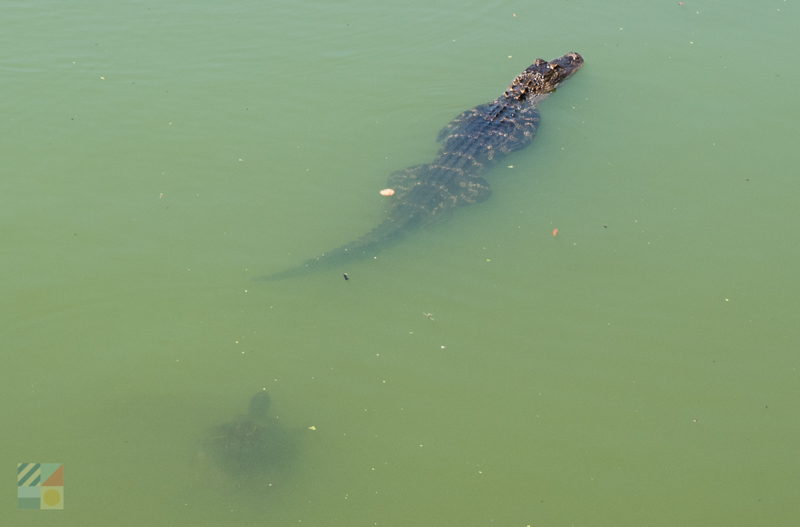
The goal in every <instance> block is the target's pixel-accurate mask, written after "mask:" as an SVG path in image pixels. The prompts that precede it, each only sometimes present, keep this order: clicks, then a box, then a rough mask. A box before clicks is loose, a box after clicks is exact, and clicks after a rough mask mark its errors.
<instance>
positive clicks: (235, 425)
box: [207, 391, 296, 478]
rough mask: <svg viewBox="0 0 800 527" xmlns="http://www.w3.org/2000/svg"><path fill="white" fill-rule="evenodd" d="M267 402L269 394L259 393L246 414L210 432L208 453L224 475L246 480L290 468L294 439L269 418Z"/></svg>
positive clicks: (253, 398) (251, 401) (279, 424)
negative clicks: (225, 473) (227, 474)
mask: <svg viewBox="0 0 800 527" xmlns="http://www.w3.org/2000/svg"><path fill="white" fill-rule="evenodd" d="M270 402H271V401H270V397H269V394H268V393H267V392H266V391H260V392H258V393H256V394H255V395H254V396H253V397H252V398H251V399H250V404H249V406H248V411H247V414H245V415H241V416H239V417H237V418H236V419H234V420H233V421H230V422H228V423H224V424H221V425H219V426H216V427H214V428H213V429H212V430H211V433H210V435H209V437H208V440H207V447H208V451H209V453H210V454H211V457H212V458H213V459H214V461H215V462H216V463H217V464H218V465H219V466H220V467H221V468H222V469H223V470H224V471H225V472H227V473H229V474H231V475H232V476H235V477H239V478H247V477H250V476H256V475H259V474H270V473H273V472H276V471H283V470H285V469H286V468H288V466H289V465H290V463H291V461H292V459H293V458H294V456H295V451H296V442H295V437H294V435H293V434H292V433H291V431H289V430H287V429H286V428H285V427H284V426H283V425H282V424H281V423H279V422H278V421H277V419H275V418H273V417H270V415H269V408H270Z"/></svg>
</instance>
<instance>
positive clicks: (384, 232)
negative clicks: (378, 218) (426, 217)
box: [253, 218, 409, 282]
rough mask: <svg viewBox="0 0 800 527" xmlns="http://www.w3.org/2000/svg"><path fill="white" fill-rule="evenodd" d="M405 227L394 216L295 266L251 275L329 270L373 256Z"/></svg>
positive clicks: (278, 275) (271, 279) (296, 274)
mask: <svg viewBox="0 0 800 527" xmlns="http://www.w3.org/2000/svg"><path fill="white" fill-rule="evenodd" d="M408 226H409V222H408V221H397V220H396V219H392V218H388V219H386V220H385V221H384V222H383V223H381V224H380V225H378V226H377V227H375V228H374V229H372V230H371V231H369V232H368V233H366V234H365V235H363V236H361V237H360V238H358V239H356V240H354V241H352V242H350V243H348V244H345V245H342V246H341V247H337V248H336V249H333V250H331V251H328V252H325V253H322V254H320V255H319V256H317V257H315V258H311V259H309V260H306V261H305V262H303V263H302V264H300V265H297V266H295V267H290V268H289V269H285V270H283V271H278V272H277V273H272V274H268V275H264V276H259V277H255V278H253V280H257V281H266V282H274V281H277V280H284V279H287V278H295V277H299V276H304V275H306V274H309V273H311V272H315V271H320V270H333V269H336V268H337V267H342V266H344V265H346V264H348V263H350V262H354V261H356V260H363V259H365V258H370V257H374V256H375V255H376V254H377V253H378V252H379V251H381V250H382V249H384V248H385V247H386V246H388V245H390V244H392V243H393V242H395V241H397V240H399V239H400V238H402V236H403V235H404V234H405V233H406V230H407V227H408Z"/></svg>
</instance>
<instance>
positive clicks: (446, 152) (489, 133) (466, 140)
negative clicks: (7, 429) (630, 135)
mask: <svg viewBox="0 0 800 527" xmlns="http://www.w3.org/2000/svg"><path fill="white" fill-rule="evenodd" d="M581 66H583V57H581V56H580V55H579V54H578V53H575V52H572V53H567V54H566V55H564V56H563V57H559V58H556V59H553V60H551V61H546V60H544V59H536V61H534V63H533V64H531V65H530V66H528V67H527V68H526V69H525V70H524V71H523V72H522V73H520V74H519V75H517V77H516V78H515V79H514V81H513V82H512V83H511V85H510V86H509V87H508V89H507V90H506V91H505V92H504V93H503V94H502V95H501V96H500V97H498V98H497V99H495V100H493V101H491V102H488V103H486V104H482V105H480V106H476V107H475V108H473V109H471V110H467V111H465V112H464V113H462V114H461V115H459V116H458V117H456V118H455V119H454V120H453V121H452V122H451V123H450V124H448V125H447V126H446V127H445V128H444V129H443V130H442V131H441V132H440V133H439V137H438V140H439V142H441V143H442V147H441V149H440V150H439V153H438V154H437V156H436V159H434V160H433V161H432V162H430V163H427V164H424V165H416V166H413V167H409V168H406V169H405V170H401V171H399V172H396V173H394V174H392V175H391V176H390V177H389V183H388V187H389V188H391V189H392V190H394V191H395V193H394V196H393V197H391V198H388V199H390V200H392V201H391V206H390V207H391V208H390V210H389V212H388V216H387V218H386V219H385V220H384V221H383V223H381V224H380V225H378V226H377V227H375V228H374V229H373V230H371V231H370V232H368V233H367V234H365V235H364V236H362V237H360V238H358V239H357V240H354V241H352V242H350V243H348V244H346V245H343V246H341V247H339V248H337V249H334V250H332V251H329V252H327V253H324V254H322V255H320V256H318V257H317V258H312V259H310V260H307V261H306V262H304V263H303V264H302V265H300V266H298V267H294V268H291V269H288V270H285V271H281V272H278V273H275V274H271V275H267V276H264V277H261V278H259V279H260V280H279V279H282V278H289V277H292V276H299V275H302V274H306V273H308V272H310V271H312V270H315V269H320V268H323V267H328V268H331V267H334V266H337V265H341V264H343V263H345V262H347V261H350V260H352V259H354V258H359V257H364V256H372V255H374V254H375V253H376V252H377V251H378V250H379V249H381V248H383V246H384V245H386V244H387V243H389V242H391V241H394V240H396V239H398V238H400V237H401V236H402V235H404V234H405V233H407V232H408V231H410V230H411V229H413V228H414V227H418V226H420V225H423V224H426V223H430V222H432V221H433V220H435V219H437V218H439V217H441V216H442V214H443V213H444V212H446V211H448V210H451V209H454V208H455V207H458V206H462V205H469V204H472V203H477V202H480V201H483V200H485V199H487V198H488V197H489V195H490V194H491V189H490V187H489V183H488V182H487V181H486V180H485V179H484V178H483V175H482V174H483V173H484V172H485V171H486V169H487V168H488V167H489V166H491V164H492V163H493V162H495V161H497V160H498V159H499V158H500V157H502V156H503V155H505V154H507V153H509V152H513V151H514V150H519V149H521V148H523V147H525V146H527V145H528V143H530V142H531V140H532V139H533V136H534V135H535V133H536V128H537V126H538V123H539V112H538V110H537V108H536V106H537V104H538V103H539V102H540V101H541V100H542V99H544V98H545V97H547V95H549V94H550V93H551V92H553V91H554V90H555V89H556V88H557V87H558V86H559V85H560V84H561V83H562V82H564V81H565V80H566V79H568V78H569V77H570V76H571V75H572V74H574V73H575V72H576V71H578V69H580V68H581Z"/></svg>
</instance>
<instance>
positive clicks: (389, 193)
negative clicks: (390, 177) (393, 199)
mask: <svg viewBox="0 0 800 527" xmlns="http://www.w3.org/2000/svg"><path fill="white" fill-rule="evenodd" d="M378 194H380V195H381V196H386V197H389V196H394V189H393V188H385V189H383V190H381V191H380V192H378Z"/></svg>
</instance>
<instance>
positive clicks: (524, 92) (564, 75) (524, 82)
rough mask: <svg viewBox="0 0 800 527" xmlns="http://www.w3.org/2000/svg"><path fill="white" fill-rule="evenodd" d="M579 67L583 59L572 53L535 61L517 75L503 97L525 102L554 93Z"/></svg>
mask: <svg viewBox="0 0 800 527" xmlns="http://www.w3.org/2000/svg"><path fill="white" fill-rule="evenodd" d="M581 66H583V57H581V56H580V55H579V54H578V53H575V52H574V51H573V52H571V53H567V54H566V55H564V56H563V57H558V58H557V59H553V60H551V61H549V62H548V61H546V60H544V59H536V61H534V63H533V64H531V65H530V66H528V67H527V68H526V69H525V71H523V72H522V73H520V74H519V75H517V78H516V79H514V82H512V83H511V86H509V87H508V89H507V90H506V91H505V93H504V94H503V96H504V97H506V98H509V99H516V100H518V101H526V100H528V99H529V98H531V97H534V96H537V95H538V96H542V95H546V94H548V93H550V92H552V91H554V90H555V89H556V88H557V87H558V85H559V84H561V83H562V82H564V81H565V80H567V79H568V78H569V77H570V76H571V75H572V74H573V73H575V72H576V71H578V70H579V69H580V68H581Z"/></svg>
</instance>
